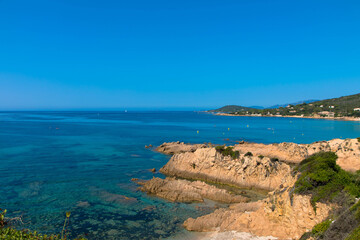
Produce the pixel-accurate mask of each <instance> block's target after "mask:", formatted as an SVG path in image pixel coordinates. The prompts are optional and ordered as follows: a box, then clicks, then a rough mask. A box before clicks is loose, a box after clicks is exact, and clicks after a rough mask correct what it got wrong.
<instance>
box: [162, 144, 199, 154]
mask: <svg viewBox="0 0 360 240" xmlns="http://www.w3.org/2000/svg"><path fill="white" fill-rule="evenodd" d="M204 147H206V145H205V144H185V143H183V142H169V143H163V144H161V145H160V146H159V147H157V148H156V149H155V150H156V151H158V152H161V153H165V154H171V155H173V154H176V153H183V152H194V151H195V150H196V149H198V148H204Z"/></svg>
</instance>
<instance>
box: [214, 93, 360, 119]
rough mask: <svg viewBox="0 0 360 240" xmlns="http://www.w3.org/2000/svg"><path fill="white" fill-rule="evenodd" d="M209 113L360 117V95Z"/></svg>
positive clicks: (232, 106)
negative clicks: (276, 106) (274, 106)
mask: <svg viewBox="0 0 360 240" xmlns="http://www.w3.org/2000/svg"><path fill="white" fill-rule="evenodd" d="M211 112H223V113H233V114H236V115H259V114H260V115H262V116H301V117H330V118H333V117H360V93H358V94H354V95H349V96H343V97H339V98H331V99H325V100H320V101H313V100H308V101H304V102H302V103H300V104H289V105H287V106H282V107H278V108H265V109H256V108H249V107H242V106H236V105H229V106H225V107H222V108H219V109H216V110H212V111H211Z"/></svg>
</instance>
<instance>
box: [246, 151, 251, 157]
mask: <svg viewBox="0 0 360 240" xmlns="http://www.w3.org/2000/svg"><path fill="white" fill-rule="evenodd" d="M252 156H253V154H252V152H247V153H245V157H252Z"/></svg>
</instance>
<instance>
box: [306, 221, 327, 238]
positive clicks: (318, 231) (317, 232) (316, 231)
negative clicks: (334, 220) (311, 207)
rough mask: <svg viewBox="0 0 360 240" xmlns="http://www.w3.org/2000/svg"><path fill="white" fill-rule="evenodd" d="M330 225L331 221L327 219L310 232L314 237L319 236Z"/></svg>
mask: <svg viewBox="0 0 360 240" xmlns="http://www.w3.org/2000/svg"><path fill="white" fill-rule="evenodd" d="M330 224H331V220H330V219H328V220H325V221H323V222H321V223H319V224H316V225H315V226H314V227H313V229H312V230H311V233H312V234H314V235H316V236H319V235H321V234H323V233H324V232H325V231H326V230H327V229H328V228H329V227H330Z"/></svg>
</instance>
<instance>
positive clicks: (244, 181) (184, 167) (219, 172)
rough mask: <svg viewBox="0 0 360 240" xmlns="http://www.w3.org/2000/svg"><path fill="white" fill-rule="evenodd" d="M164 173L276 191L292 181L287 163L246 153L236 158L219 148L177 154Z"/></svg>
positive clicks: (164, 169)
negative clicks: (220, 151) (223, 153)
mask: <svg viewBox="0 0 360 240" xmlns="http://www.w3.org/2000/svg"><path fill="white" fill-rule="evenodd" d="M160 172H161V173H164V174H165V175H168V176H176V177H181V178H187V179H198V180H204V181H211V182H217V183H221V184H229V185H233V186H237V187H247V188H259V189H265V190H274V189H276V188H277V187H278V186H279V185H281V184H284V183H285V182H287V181H291V180H292V176H291V173H290V172H291V169H290V166H289V165H287V164H286V163H282V162H279V161H276V160H271V159H270V158H268V157H258V156H245V155H240V156H239V158H237V159H232V158H231V157H230V156H223V155H222V154H221V153H219V152H217V151H216V150H215V148H198V149H197V150H196V151H195V152H185V153H178V154H175V155H174V156H172V158H171V159H170V161H169V162H168V163H167V164H166V165H165V166H164V167H162V168H161V169H160Z"/></svg>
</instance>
